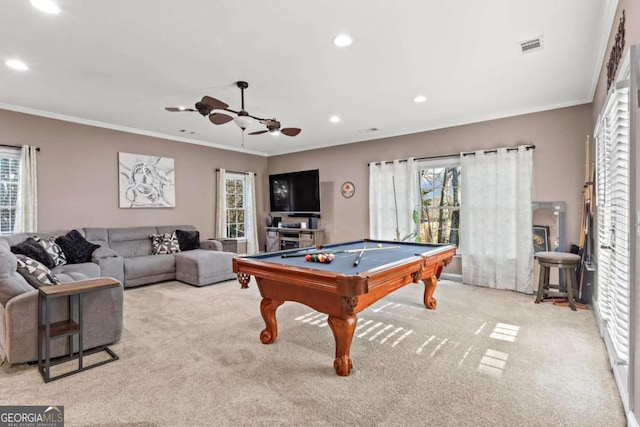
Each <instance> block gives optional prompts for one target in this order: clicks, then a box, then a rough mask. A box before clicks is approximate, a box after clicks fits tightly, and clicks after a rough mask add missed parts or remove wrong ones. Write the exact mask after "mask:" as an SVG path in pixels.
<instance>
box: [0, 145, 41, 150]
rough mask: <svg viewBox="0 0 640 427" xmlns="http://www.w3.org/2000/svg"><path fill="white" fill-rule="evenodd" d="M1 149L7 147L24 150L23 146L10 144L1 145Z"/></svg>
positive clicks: (37, 148) (38, 148)
mask: <svg viewBox="0 0 640 427" xmlns="http://www.w3.org/2000/svg"><path fill="white" fill-rule="evenodd" d="M0 147H7V148H22V146H21V145H9V144H0ZM36 151H40V147H36Z"/></svg>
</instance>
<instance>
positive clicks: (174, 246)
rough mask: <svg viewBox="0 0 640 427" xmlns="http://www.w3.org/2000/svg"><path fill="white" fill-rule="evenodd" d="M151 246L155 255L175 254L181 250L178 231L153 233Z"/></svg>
mask: <svg viewBox="0 0 640 427" xmlns="http://www.w3.org/2000/svg"><path fill="white" fill-rule="evenodd" d="M149 237H150V238H151V247H152V248H153V252H152V254H153V255H163V254H174V253H176V252H180V245H179V243H178V238H177V237H176V233H162V234H152V235H150V236H149Z"/></svg>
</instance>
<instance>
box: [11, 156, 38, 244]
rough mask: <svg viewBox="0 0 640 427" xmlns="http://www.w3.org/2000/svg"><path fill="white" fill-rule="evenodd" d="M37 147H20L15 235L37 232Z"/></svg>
mask: <svg viewBox="0 0 640 427" xmlns="http://www.w3.org/2000/svg"><path fill="white" fill-rule="evenodd" d="M37 153H38V148H37V147H32V146H29V145H23V146H22V153H21V156H20V184H19V190H18V199H17V201H16V219H15V223H14V227H13V231H14V232H15V233H23V232H32V231H37V230H38V170H37V165H36V163H37V162H36V155H37Z"/></svg>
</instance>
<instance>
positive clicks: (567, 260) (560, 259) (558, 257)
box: [534, 252, 580, 264]
mask: <svg viewBox="0 0 640 427" xmlns="http://www.w3.org/2000/svg"><path fill="white" fill-rule="evenodd" d="M534 256H535V257H536V258H537V259H538V261H539V262H549V263H553V264H579V263H580V255H576V254H571V253H569V252H538V253H536V254H535V255H534Z"/></svg>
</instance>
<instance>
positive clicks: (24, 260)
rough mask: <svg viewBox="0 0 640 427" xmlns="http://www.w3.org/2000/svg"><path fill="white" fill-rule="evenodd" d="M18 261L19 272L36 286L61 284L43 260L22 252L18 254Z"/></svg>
mask: <svg viewBox="0 0 640 427" xmlns="http://www.w3.org/2000/svg"><path fill="white" fill-rule="evenodd" d="M16 261H17V262H18V267H17V270H18V273H20V274H22V277H24V278H25V280H26V281H27V282H29V284H30V285H31V286H33V287H34V288H36V289H38V288H39V287H40V286H51V285H58V284H60V282H59V281H58V278H57V277H56V276H55V274H53V273H52V272H51V270H49V268H48V267H47V266H46V265H44V264H42V263H41V262H39V261H36V260H35V259H32V258H29V257H28V256H26V255H22V254H17V255H16Z"/></svg>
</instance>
